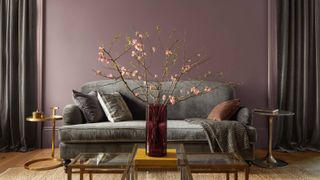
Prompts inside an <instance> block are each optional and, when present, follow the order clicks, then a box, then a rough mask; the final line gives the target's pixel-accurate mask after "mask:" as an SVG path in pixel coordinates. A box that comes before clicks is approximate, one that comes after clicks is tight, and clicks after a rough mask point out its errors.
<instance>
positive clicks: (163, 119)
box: [146, 104, 167, 157]
mask: <svg viewBox="0 0 320 180" xmlns="http://www.w3.org/2000/svg"><path fill="white" fill-rule="evenodd" d="M146 154H147V155H148V156H153V157H161V156H165V155H166V154H167V105H163V104H149V105H148V106H147V111H146Z"/></svg>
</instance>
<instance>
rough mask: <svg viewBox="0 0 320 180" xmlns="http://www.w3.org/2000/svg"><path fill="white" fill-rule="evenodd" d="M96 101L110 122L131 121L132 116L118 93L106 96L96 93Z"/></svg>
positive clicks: (105, 94)
mask: <svg viewBox="0 0 320 180" xmlns="http://www.w3.org/2000/svg"><path fill="white" fill-rule="evenodd" d="M98 99H99V102H100V104H101V107H102V109H103V111H104V112H105V114H106V116H107V117H108V120H109V121H110V122H118V121H124V120H132V114H131V112H130V110H129V108H128V106H127V104H126V102H125V101H124V100H123V98H122V96H121V94H120V93H118V92H115V93H112V94H107V93H103V92H99V91H98Z"/></svg>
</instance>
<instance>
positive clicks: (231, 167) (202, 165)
mask: <svg viewBox="0 0 320 180" xmlns="http://www.w3.org/2000/svg"><path fill="white" fill-rule="evenodd" d="M144 147H145V145H144V144H135V145H134V147H133V149H132V151H131V152H130V153H105V152H103V153H80V154H79V155H78V156H77V157H76V158H75V159H74V160H73V161H72V162H71V163H70V164H69V165H68V167H67V173H68V180H71V179H72V174H74V173H79V175H80V180H83V176H84V174H89V179H90V180H91V179H92V178H93V174H105V173H110V174H116V173H118V174H121V179H130V180H134V179H139V180H140V179H161V180H163V179H182V180H192V179H193V177H192V173H226V177H227V179H229V173H234V174H235V176H234V177H235V179H237V178H238V174H237V173H238V171H245V179H248V177H249V166H248V164H247V163H246V162H245V161H244V160H243V159H242V158H241V157H240V156H238V155H236V154H233V153H193V154H187V153H186V152H185V149H184V145H183V144H180V143H169V144H168V148H170V149H176V153H177V165H176V167H171V168H167V167H161V166H159V167H157V166H156V165H155V166H153V167H152V168H148V167H142V166H139V165H136V164H135V162H134V156H135V154H136V152H137V149H138V148H144ZM155 167H156V168H155Z"/></svg>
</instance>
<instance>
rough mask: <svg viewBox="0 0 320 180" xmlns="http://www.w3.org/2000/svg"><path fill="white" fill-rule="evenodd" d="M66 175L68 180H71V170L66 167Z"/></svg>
mask: <svg viewBox="0 0 320 180" xmlns="http://www.w3.org/2000/svg"><path fill="white" fill-rule="evenodd" d="M67 173H68V180H71V179H72V169H71V168H69V167H67Z"/></svg>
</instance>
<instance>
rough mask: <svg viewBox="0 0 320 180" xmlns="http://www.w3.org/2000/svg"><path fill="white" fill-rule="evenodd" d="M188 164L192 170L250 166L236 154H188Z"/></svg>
mask: <svg viewBox="0 0 320 180" xmlns="http://www.w3.org/2000/svg"><path fill="white" fill-rule="evenodd" d="M187 159H188V164H189V166H190V168H191V169H194V168H209V167H212V165H214V166H215V168H217V167H226V166H232V167H234V168H236V167H240V168H241V167H247V166H248V164H247V163H246V162H245V161H244V160H243V159H242V157H241V156H239V155H238V154H235V153H203V154H201V153H194V154H187Z"/></svg>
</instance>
